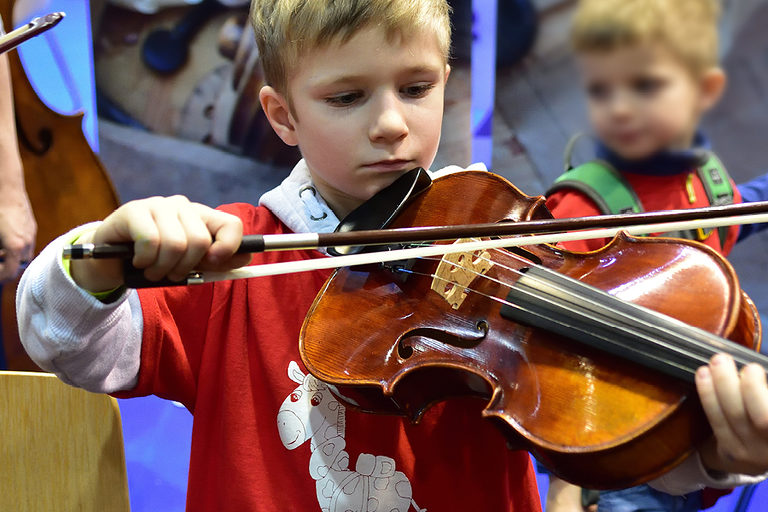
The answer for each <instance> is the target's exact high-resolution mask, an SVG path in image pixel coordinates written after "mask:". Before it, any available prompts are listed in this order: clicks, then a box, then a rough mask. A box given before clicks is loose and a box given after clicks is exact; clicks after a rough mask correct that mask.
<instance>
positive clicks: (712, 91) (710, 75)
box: [701, 67, 728, 112]
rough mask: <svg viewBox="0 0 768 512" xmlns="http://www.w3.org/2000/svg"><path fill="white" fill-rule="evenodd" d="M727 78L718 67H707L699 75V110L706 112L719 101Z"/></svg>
mask: <svg viewBox="0 0 768 512" xmlns="http://www.w3.org/2000/svg"><path fill="white" fill-rule="evenodd" d="M727 81H728V79H727V78H726V76H725V72H724V71H723V70H722V69H721V68H719V67H712V68H709V69H708V70H706V71H705V72H704V75H702V77H701V93H702V94H701V110H702V112H706V111H707V110H709V109H711V108H712V107H714V106H715V104H717V102H718V101H720V98H721V97H722V95H723V92H724V91H725V85H726V83H727Z"/></svg>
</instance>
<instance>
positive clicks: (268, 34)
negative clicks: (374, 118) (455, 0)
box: [250, 0, 451, 93]
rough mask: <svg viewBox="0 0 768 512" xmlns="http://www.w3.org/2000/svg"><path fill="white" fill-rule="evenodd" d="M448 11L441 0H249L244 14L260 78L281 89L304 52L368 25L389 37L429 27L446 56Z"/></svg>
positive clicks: (342, 39) (449, 31) (448, 39)
mask: <svg viewBox="0 0 768 512" xmlns="http://www.w3.org/2000/svg"><path fill="white" fill-rule="evenodd" d="M449 14H450V7H449V6H448V4H447V2H446V0H253V2H252V3H251V14H250V18H251V23H252V24H253V28H254V31H255V33H256V42H257V44H258V47H259V52H260V58H261V65H262V67H263V69H264V75H265V79H266V82H267V83H268V84H269V85H271V86H272V87H274V88H275V90H277V91H278V92H281V93H284V92H286V87H287V77H288V74H289V72H290V69H291V65H292V64H294V63H295V62H297V61H298V59H299V57H301V56H302V55H303V53H304V52H306V51H307V50H308V49H311V48H316V47H318V46H323V45H326V44H329V43H330V42H332V41H334V40H339V41H341V42H345V41H348V40H349V39H351V38H352V37H353V36H354V35H355V34H356V33H357V32H358V31H360V30H361V29H363V28H366V27H369V26H372V25H376V26H381V27H383V28H384V30H385V31H386V34H387V36H388V37H389V38H391V39H393V40H394V39H395V38H397V37H407V34H408V33H409V32H414V31H417V30H424V29H427V30H432V31H434V33H435V36H436V37H437V42H438V45H439V47H440V50H441V51H442V52H443V54H444V56H445V58H446V61H447V59H448V56H449V53H450V45H451V24H450V19H449Z"/></svg>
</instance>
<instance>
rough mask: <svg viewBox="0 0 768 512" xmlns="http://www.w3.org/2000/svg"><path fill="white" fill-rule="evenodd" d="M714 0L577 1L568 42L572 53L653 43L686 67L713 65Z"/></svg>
mask: <svg viewBox="0 0 768 512" xmlns="http://www.w3.org/2000/svg"><path fill="white" fill-rule="evenodd" d="M719 17H720V4H719V2H718V0H581V1H580V2H579V6H578V7H577V10H576V14H575V16H574V20H573V25H572V30H571V41H572V43H573V47H574V49H575V50H576V52H592V51H606V50H612V49H615V48H617V47H621V46H626V45H633V44H647V43H658V44H660V45H662V46H663V47H664V48H666V49H667V50H669V51H671V52H672V53H673V54H674V55H675V56H676V57H677V58H679V59H680V60H681V62H682V63H683V64H684V65H685V66H686V67H688V68H689V69H690V70H691V71H693V72H695V73H698V72H701V71H704V70H706V69H707V68H710V67H712V66H717V64H718V33H717V23H718V19H719Z"/></svg>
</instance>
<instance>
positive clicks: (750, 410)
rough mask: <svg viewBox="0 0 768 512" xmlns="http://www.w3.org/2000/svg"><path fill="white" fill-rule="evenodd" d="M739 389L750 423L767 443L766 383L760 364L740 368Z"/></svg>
mask: <svg viewBox="0 0 768 512" xmlns="http://www.w3.org/2000/svg"><path fill="white" fill-rule="evenodd" d="M741 390H742V394H743V395H744V403H745V404H746V408H747V414H748V415H749V419H750V420H751V423H752V425H754V428H755V429H756V430H757V433H758V435H760V437H761V438H762V439H763V440H764V442H765V443H768V384H766V375H765V371H764V370H763V369H762V368H761V367H760V365H757V364H748V365H746V366H745V367H744V368H742V369H741Z"/></svg>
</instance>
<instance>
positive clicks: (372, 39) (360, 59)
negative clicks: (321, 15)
mask: <svg viewBox="0 0 768 512" xmlns="http://www.w3.org/2000/svg"><path fill="white" fill-rule="evenodd" d="M380 59H383V61H380ZM318 63H321V65H316V64H318ZM307 64H309V65H310V67H313V68H315V70H314V74H313V75H312V76H313V77H314V78H315V80H327V79H329V78H331V77H335V76H349V77H354V76H356V75H361V74H367V73H368V72H370V71H372V70H374V69H377V70H379V71H381V70H382V69H381V68H382V67H383V68H385V69H386V68H388V70H389V71H392V72H419V71H434V70H438V71H439V70H442V69H443V68H444V67H445V64H446V58H445V55H444V54H443V52H442V51H441V50H440V46H439V42H438V39H437V36H436V35H435V34H434V33H433V32H430V31H427V30H422V31H417V32H413V33H409V34H400V33H395V34H387V33H386V32H385V31H384V30H383V29H381V28H378V27H369V28H365V29H362V30H359V31H357V32H356V33H355V34H353V35H352V37H350V38H349V39H348V40H343V39H342V38H341V37H337V38H334V39H333V40H332V41H330V42H329V43H327V44H325V45H321V46H316V47H312V48H308V49H306V50H305V51H304V52H303V53H302V54H301V55H299V56H298V58H297V59H295V60H294V61H293V62H292V65H291V68H292V70H291V72H290V73H289V80H290V78H291V77H292V76H295V75H297V74H298V73H301V71H302V70H304V69H306V68H307ZM313 64H314V65H313Z"/></svg>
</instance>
